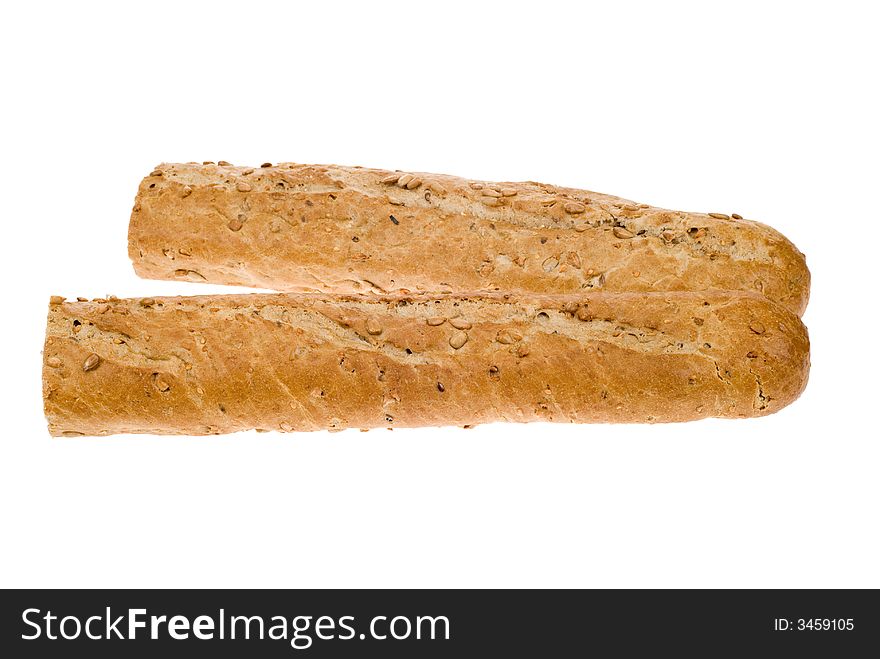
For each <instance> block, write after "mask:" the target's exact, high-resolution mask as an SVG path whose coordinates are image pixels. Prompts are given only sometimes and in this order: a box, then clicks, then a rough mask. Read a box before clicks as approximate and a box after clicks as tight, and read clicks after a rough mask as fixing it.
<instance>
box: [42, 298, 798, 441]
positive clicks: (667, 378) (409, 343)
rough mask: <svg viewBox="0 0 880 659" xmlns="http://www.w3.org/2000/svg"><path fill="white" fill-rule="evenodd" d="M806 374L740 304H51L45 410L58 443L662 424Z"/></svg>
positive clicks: (713, 413) (789, 334)
mask: <svg viewBox="0 0 880 659" xmlns="http://www.w3.org/2000/svg"><path fill="white" fill-rule="evenodd" d="M808 369H809V342H808V338H807V332H806V329H805V328H804V326H803V325H802V324H801V322H800V319H799V318H798V317H797V316H796V315H794V314H792V313H791V312H790V311H788V310H786V309H784V308H783V307H781V306H780V305H777V304H774V303H772V302H770V301H768V300H767V299H766V298H764V297H762V296H759V295H757V294H752V293H730V292H722V291H710V292H705V293H699V294H697V293H681V292H671V293H648V294H645V293H605V292H603V293H592V294H589V295H583V296H578V297H574V296H531V297H518V296H504V297H481V298H453V297H447V296H434V297H423V296H414V297H411V298H401V297H385V298H383V297H378V296H369V297H364V296H362V297H328V296H321V295H309V294H305V295H300V296H295V297H294V296H290V295H285V294H273V295H262V294H253V295H219V296H199V297H166V298H144V299H125V300H119V299H107V300H104V299H98V300H93V301H90V302H64V301H62V300H61V299H60V298H53V300H52V302H51V303H50V306H49V314H48V322H47V332H46V343H45V350H44V361H43V394H44V403H45V413H46V417H47V419H48V422H49V431H50V432H51V434H52V435H56V436H59V435H61V436H77V435H110V434H114V433H153V434H188V435H206V434H219V433H228V432H235V431H240V430H247V429H252V428H255V429H264V430H280V431H312V430H321V429H329V430H340V429H343V428H377V427H392V428H395V427H408V426H441V425H475V424H482V423H488V422H493V421H512V422H527V421H554V422H564V423H568V422H571V423H591V422H600V423H609V422H669V421H688V420H692V419H701V418H704V417H753V416H761V415H765V414H770V413H772V412H776V411H777V410H779V409H780V408H782V407H784V406H785V405H787V404H788V403H790V402H791V401H793V400H794V399H795V398H796V397H797V396H798V395H799V394H800V392H801V391H802V389H803V388H804V386H805V384H806V381H807V374H808Z"/></svg>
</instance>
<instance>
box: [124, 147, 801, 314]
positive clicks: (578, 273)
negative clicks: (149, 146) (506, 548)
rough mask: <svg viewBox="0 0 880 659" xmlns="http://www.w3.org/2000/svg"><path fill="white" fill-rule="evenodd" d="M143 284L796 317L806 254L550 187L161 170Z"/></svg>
mask: <svg viewBox="0 0 880 659" xmlns="http://www.w3.org/2000/svg"><path fill="white" fill-rule="evenodd" d="M129 254H130V256H131V259H132V261H133V263H134V267H135V270H136V271H137V273H138V274H139V275H141V276H142V277H148V278H155V279H171V280H181V281H197V282H211V283H216V284H239V285H244V286H253V287H258V288H267V289H273V290H278V291H296V292H301V291H321V292H324V293H341V294H352V293H365V292H374V293H380V294H392V293H401V292H403V293H404V294H406V293H410V292H412V293H416V292H435V293H443V292H450V293H456V294H477V293H485V292H494V291H500V292H502V293H505V292H510V293H526V294H545V293H546V294H560V293H571V294H584V293H591V292H597V291H603V292H611V293H613V292H651V291H702V290H706V289H709V288H721V289H728V290H743V291H751V292H757V293H760V294H762V295H764V296H766V297H767V298H768V299H770V300H772V301H774V302H777V303H779V304H781V305H783V306H784V307H786V308H787V309H789V310H791V311H792V312H794V313H796V314H798V315H800V314H801V313H802V312H803V310H804V308H805V306H806V304H807V298H808V295H809V281H810V276H809V272H808V270H807V267H806V264H805V262H804V257H803V255H802V254H801V253H800V252H799V251H798V250H797V249H796V248H795V247H794V245H792V244H791V243H790V242H789V241H788V240H787V239H786V238H785V237H784V236H782V235H781V234H780V233H778V232H777V231H774V230H773V229H771V228H770V227H768V226H765V225H763V224H759V223H758V222H752V221H748V220H743V219H742V218H740V217H739V216H738V215H735V214H734V215H731V216H728V215H727V214H719V213H710V214H705V213H683V212H677V211H669V210H664V209H661V208H654V207H651V206H648V205H646V204H636V203H633V202H630V201H626V200H624V199H620V198H617V197H611V196H608V195H603V194H597V193H593V192H586V191H583V190H576V189H571V188H560V187H555V186H552V185H546V184H543V183H533V182H527V183H498V184H496V183H489V182H485V181H471V180H465V179H461V178H456V177H453V176H443V175H436V174H423V173H404V172H390V171H387V170H377V169H365V168H360V167H337V166H310V165H296V164H282V165H278V166H269V165H268V164H267V165H265V166H263V167H259V168H251V167H233V166H231V165H228V164H226V163H221V164H217V165H215V164H210V163H209V164H203V165H198V164H164V165H160V166H159V167H157V168H156V170H155V171H153V172H152V173H151V174H150V175H149V176H147V177H146V178H145V179H144V180H143V182H142V183H141V186H140V189H139V191H138V194H137V200H136V202H135V206H134V211H133V213H132V216H131V223H130V228H129Z"/></svg>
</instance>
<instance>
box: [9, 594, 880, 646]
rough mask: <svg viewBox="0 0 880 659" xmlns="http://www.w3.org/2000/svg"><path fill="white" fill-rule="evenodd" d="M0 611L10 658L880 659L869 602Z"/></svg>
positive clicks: (570, 597)
mask: <svg viewBox="0 0 880 659" xmlns="http://www.w3.org/2000/svg"><path fill="white" fill-rule="evenodd" d="M0 599H2V607H0V616H2V617H0V629H2V637H0V649H2V650H3V655H4V656H7V657H32V656H33V657H53V656H68V655H70V653H71V652H74V653H79V652H84V653H85V652H87V653H88V655H87V656H89V657H120V656H126V657H140V656H145V657H146V656H156V655H161V656H162V657H163V658H167V657H178V656H179V657H192V656H194V653H198V655H204V656H226V655H229V656H248V657H292V656H310V657H344V656H364V655H366V656H372V655H380V656H383V657H435V656H436V657H440V656H443V657H446V656H472V654H475V653H482V652H487V653H493V655H494V654H497V653H505V654H507V653H511V654H514V655H515V656H529V655H535V656H552V655H553V654H556V653H563V652H565V653H566V654H569V653H572V652H577V653H587V652H593V651H600V652H602V653H613V654H614V655H615V656H629V655H630V654H631V653H635V652H636V651H642V650H643V649H644V648H645V647H652V648H654V650H656V651H658V652H660V651H663V652H673V653H674V655H675V656H701V657H705V656H714V655H716V654H719V653H723V654H725V655H726V654H727V653H729V652H733V651H736V652H748V653H749V654H754V653H756V652H768V653H769V652H774V653H776V652H780V653H784V654H783V656H788V653H791V654H794V653H795V652H797V653H798V656H813V655H816V656H838V657H840V656H855V654H853V653H858V654H859V656H864V655H862V654H861V653H862V652H865V651H871V652H877V651H878V648H880V645H878V641H880V625H878V620H880V602H878V597H877V591H869V590H850V591H844V590H728V591H722V590H669V591H663V590H7V591H2V592H0ZM462 653H464V654H463V655H462ZM551 653H552V654H551Z"/></svg>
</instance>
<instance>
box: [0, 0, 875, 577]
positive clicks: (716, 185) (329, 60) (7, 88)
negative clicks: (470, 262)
mask: <svg viewBox="0 0 880 659" xmlns="http://www.w3.org/2000/svg"><path fill="white" fill-rule="evenodd" d="M871 6H872V3H869V2H865V3H856V2H840V1H838V2H833V3H831V2H829V3H825V4H824V5H818V4H813V3H809V2H797V3H784V2H743V1H742V0H741V1H739V2H737V3H730V4H729V6H727V7H724V6H723V5H721V4H720V3H698V2H694V3H680V2H674V3H670V2H657V3H648V2H645V3H629V2H614V3H612V2H602V3H594V4H587V3H577V2H561V3H560V2H549V1H547V0H542V1H541V2H532V3H516V2H504V3H498V4H495V3H479V2H462V3H456V2H444V3H442V4H441V3H436V4H435V5H434V6H427V5H426V6H423V5H421V4H419V3H413V2H393V1H391V0H384V1H383V2H381V3H375V2H370V3H366V2H361V3H350V4H349V3H337V2H310V3H293V2H288V3H262V2H247V3H245V2H235V3H222V2H211V3H194V2H192V3H186V2H180V1H179V0H177V1H174V2H160V1H155V0H153V1H151V2H143V3H133V2H132V3H125V2H113V3H107V4H96V3H81V2H63V3H61V2H59V3H57V4H48V3H43V2H19V3H12V4H10V5H8V6H7V7H6V8H5V9H4V17H3V25H2V28H0V30H2V35H0V36H2V38H0V50H2V53H0V54H2V61H3V65H2V66H3V83H2V85H3V86H2V89H3V97H4V100H3V103H2V106H0V113H2V119H3V120H2V124H0V125H2V131H3V140H2V158H0V160H2V164H0V167H2V169H3V172H2V192H3V197H2V253H3V258H2V268H3V279H2V281H3V302H4V304H3V309H4V312H3V313H4V316H3V322H2V325H0V327H2V337H0V338H2V345H3V364H4V369H3V373H4V377H3V378H0V387H2V401H3V410H2V411H3V421H2V439H0V585H2V586H21V587H35V586H41V587H49V586H91V587H102V586H118V587H122V586H144V587H152V586H157V587H158V586H181V587H197V586H212V587H213V586H216V587H221V586H229V587H238V586H249V587H275V586H278V587H280V586H284V587H307V586H308V587H343V586H351V587H359V586H381V587H397V586H403V587H427V586H439V587H447V586H472V587H483V586H501V587H513V586H528V587H531V586H547V587H575V586H577V587H655V586H670V587H690V586H696V587H707V586H725V587H745V586H760V587H783V586H789V587H807V586H819V587H831V586H835V587H865V586H872V587H880V565H878V560H877V557H878V555H880V531H878V494H880V479H878V464H880V445H878V441H877V435H878V433H877V423H876V418H877V416H876V410H877V407H878V404H880V403H878V387H877V373H878V366H880V364H878V357H877V340H876V327H877V325H876V324H875V322H874V321H875V319H876V317H877V307H878V301H877V295H876V291H877V272H878V264H877V256H876V255H877V252H878V246H877V245H878V243H877V241H878V239H880V238H878V234H877V231H876V229H877V226H878V222H880V217H878V215H880V213H878V208H880V206H878V202H877V186H878V173H880V172H878V169H880V168H878V160H877V159H878V153H880V139H878V116H880V104H878V97H877V89H878V85H877V65H878V61H880V48H878V46H877V43H878V37H877V29H876V28H877V16H875V15H873V12H872V10H871ZM218 159H225V160H229V161H231V162H234V163H237V164H252V165H259V164H260V163H262V162H264V161H273V162H277V161H281V160H293V161H298V162H306V163H339V164H352V165H353V164H361V165H367V166H375V167H387V168H392V169H395V168H399V169H404V170H419V171H437V172H444V173H453V174H459V175H462V176H470V177H475V178H480V179H489V180H522V179H532V180H539V181H547V182H551V183H557V184H562V185H569V186H575V187H582V188H587V189H592V190H597V191H601V192H607V193H612V194H617V195H621V196H624V197H628V198H630V199H634V200H637V201H640V202H642V201H644V202H648V203H652V204H656V205H659V206H666V207H668V208H674V209H681V210H699V211H721V212H727V213H730V212H738V213H740V214H742V215H744V216H746V217H748V218H752V219H758V220H761V221H765V222H767V223H770V224H772V225H773V226H775V227H776V228H778V229H780V230H781V231H783V232H784V233H785V234H786V235H788V236H789V237H790V238H791V239H792V240H793V241H794V242H795V243H796V244H797V245H798V246H799V247H800V249H801V250H802V251H803V252H805V254H806V255H807V259H808V263H809V266H810V268H811V270H812V273H813V288H812V299H811V302H810V306H809V309H808V311H807V313H806V315H805V318H804V319H805V322H806V323H807V325H808V326H809V329H810V334H811V339H812V343H813V348H812V360H813V369H812V374H811V378H810V384H809V386H808V388H807V391H806V392H805V393H804V395H803V396H802V397H801V399H800V400H798V401H797V402H796V403H794V404H793V405H791V406H790V407H789V408H787V409H785V410H783V411H781V412H780V413H779V414H777V415H775V416H772V417H768V418H763V419H756V420H744V421H704V422H698V423H691V424H684V425H669V426H552V425H530V426H514V425H491V426H484V427H480V428H477V429H475V430H462V429H457V428H442V429H428V430H395V431H393V432H388V431H384V430H382V431H373V432H370V433H367V434H363V433H360V432H358V431H356V430H355V431H347V432H343V433H338V434H327V433H315V434H311V435H286V436H285V435H278V434H274V433H272V434H265V435H256V434H254V433H246V434H240V435H233V436H225V437H216V438H169V437H138V436H131V437H127V436H118V437H112V438H100V439H98V438H92V439H89V438H84V439H63V440H60V439H59V440H53V439H50V438H49V436H48V433H47V431H46V427H45V421H44V419H43V414H42V401H41V385H40V359H41V358H40V350H41V348H42V341H43V332H44V323H45V316H46V306H47V302H48V297H49V295H50V294H62V295H67V296H69V297H74V296H77V295H82V296H88V297H93V296H101V295H105V294H108V293H114V294H116V295H119V296H133V295H158V294H190V293H191V294H197V293H205V292H209V291H221V290H224V289H221V288H219V287H207V286H197V285H193V284H182V283H181V284H178V283H169V282H156V281H144V280H140V279H138V278H137V277H136V276H135V275H134V273H133V271H132V269H131V266H130V264H129V261H128V258H127V252H126V230H127V222H128V217H129V213H130V210H131V206H132V202H133V198H134V194H135V190H136V188H137V184H138V182H139V180H140V178H141V177H142V176H144V175H145V174H147V173H148V172H149V171H150V170H151V169H152V168H153V166H154V165H155V164H157V163H159V162H161V161H187V160H218ZM238 290H239V292H240V291H241V289H238Z"/></svg>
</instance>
